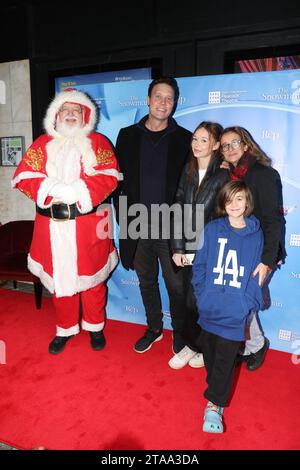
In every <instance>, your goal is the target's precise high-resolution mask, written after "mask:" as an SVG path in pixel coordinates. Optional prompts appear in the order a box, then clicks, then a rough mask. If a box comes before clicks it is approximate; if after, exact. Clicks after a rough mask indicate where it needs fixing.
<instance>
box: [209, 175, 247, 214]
mask: <svg viewBox="0 0 300 470" xmlns="http://www.w3.org/2000/svg"><path fill="white" fill-rule="evenodd" d="M242 191H244V193H245V195H246V210H245V213H244V216H245V217H248V216H249V215H250V214H251V213H252V212H253V208H254V203H253V196H252V193H251V191H250V189H249V188H248V186H247V185H246V184H245V183H244V181H241V180H233V181H229V182H228V183H226V184H225V186H223V187H222V188H221V189H220V191H219V193H218V196H217V207H216V213H217V216H218V217H224V216H226V215H227V212H226V209H225V208H226V205H227V204H228V203H229V202H230V201H231V199H232V198H233V197H234V196H235V195H236V194H237V193H240V192H242Z"/></svg>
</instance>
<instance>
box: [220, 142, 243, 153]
mask: <svg viewBox="0 0 300 470" xmlns="http://www.w3.org/2000/svg"><path fill="white" fill-rule="evenodd" d="M241 143H242V140H240V139H239V140H237V139H235V140H232V142H230V144H223V145H221V149H222V151H223V152H228V150H229V149H232V150H235V149H238V148H239V147H240V145H241Z"/></svg>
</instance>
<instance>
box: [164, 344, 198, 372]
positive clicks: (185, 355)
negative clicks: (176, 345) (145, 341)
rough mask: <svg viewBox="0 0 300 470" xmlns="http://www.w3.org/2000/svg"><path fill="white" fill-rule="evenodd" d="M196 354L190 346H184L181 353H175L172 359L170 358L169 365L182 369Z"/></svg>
mask: <svg viewBox="0 0 300 470" xmlns="http://www.w3.org/2000/svg"><path fill="white" fill-rule="evenodd" d="M195 355H196V353H195V351H192V350H191V349H190V348H189V347H188V346H184V348H183V349H182V350H181V351H179V353H177V354H175V355H174V356H173V357H172V359H170V360H169V366H170V367H171V368H172V369H182V367H184V366H186V365H187V364H188V363H189V361H190V360H191V359H192V357H194V356H195Z"/></svg>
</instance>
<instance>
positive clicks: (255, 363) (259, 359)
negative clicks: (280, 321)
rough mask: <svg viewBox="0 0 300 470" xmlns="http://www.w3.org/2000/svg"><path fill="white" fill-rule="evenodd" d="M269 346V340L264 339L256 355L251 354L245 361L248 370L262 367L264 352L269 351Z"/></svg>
mask: <svg viewBox="0 0 300 470" xmlns="http://www.w3.org/2000/svg"><path fill="white" fill-rule="evenodd" d="M269 345H270V342H269V340H268V339H267V338H265V344H264V345H263V347H262V348H261V349H260V350H259V351H257V352H256V353H252V354H250V356H248V359H247V360H246V367H247V369H248V370H256V369H258V368H259V367H260V366H261V365H262V363H263V362H264V360H265V356H266V352H267V351H268V349H269Z"/></svg>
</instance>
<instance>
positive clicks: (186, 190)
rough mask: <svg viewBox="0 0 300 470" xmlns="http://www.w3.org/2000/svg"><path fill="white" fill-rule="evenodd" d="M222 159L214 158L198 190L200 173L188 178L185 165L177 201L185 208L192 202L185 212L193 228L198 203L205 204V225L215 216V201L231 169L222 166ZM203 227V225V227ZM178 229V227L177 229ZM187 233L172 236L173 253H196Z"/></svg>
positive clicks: (186, 221)
mask: <svg viewBox="0 0 300 470" xmlns="http://www.w3.org/2000/svg"><path fill="white" fill-rule="evenodd" d="M220 164H221V160H220V159H219V158H216V159H214V160H213V161H212V162H211V164H210V165H209V167H208V168H207V171H206V174H205V176H204V178H203V180H202V182H201V187H200V189H199V191H198V192H197V189H198V186H199V174H198V172H195V173H194V174H193V176H192V180H191V181H190V180H189V178H188V164H186V165H185V167H184V169H183V172H182V174H181V178H180V182H179V186H178V189H177V193H176V203H178V204H180V205H181V207H182V210H184V204H190V205H191V206H190V210H188V212H186V214H185V221H184V223H185V224H191V227H192V228H193V230H195V227H196V222H195V220H196V210H199V206H198V208H197V205H198V204H203V206H204V225H205V224H207V222H209V221H210V220H212V219H213V218H214V217H215V201H216V195H217V193H218V192H219V190H220V189H221V188H222V187H223V186H224V184H226V183H227V181H229V179H230V177H229V171H228V170H225V169H222V168H220ZM185 210H186V209H185ZM202 228H203V227H202ZM174 231H176V227H175V230H174ZM187 242H191V240H187V239H186V237H185V234H184V233H183V234H182V238H176V239H175V238H174V233H173V234H172V238H171V249H172V252H173V253H181V254H184V253H195V251H196V249H197V248H195V249H192V250H191V249H188V248H187V245H186V244H187Z"/></svg>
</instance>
